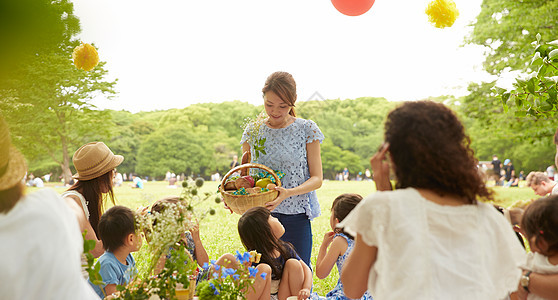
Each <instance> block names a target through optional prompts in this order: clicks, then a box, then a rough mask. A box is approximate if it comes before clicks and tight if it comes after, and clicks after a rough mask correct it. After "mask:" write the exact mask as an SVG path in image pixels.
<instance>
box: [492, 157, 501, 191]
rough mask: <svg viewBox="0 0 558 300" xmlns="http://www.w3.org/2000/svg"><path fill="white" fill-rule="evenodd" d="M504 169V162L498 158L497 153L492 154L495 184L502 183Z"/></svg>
mask: <svg viewBox="0 0 558 300" xmlns="http://www.w3.org/2000/svg"><path fill="white" fill-rule="evenodd" d="M501 169H502V162H501V161H500V160H499V159H498V156H497V155H496V154H494V155H492V170H493V171H494V175H492V176H493V177H494V185H496V186H499V185H500V177H501V176H500V171H501Z"/></svg>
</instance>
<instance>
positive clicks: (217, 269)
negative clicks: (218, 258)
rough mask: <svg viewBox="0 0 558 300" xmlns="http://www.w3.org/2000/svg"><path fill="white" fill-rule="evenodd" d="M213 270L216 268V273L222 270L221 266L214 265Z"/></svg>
mask: <svg viewBox="0 0 558 300" xmlns="http://www.w3.org/2000/svg"><path fill="white" fill-rule="evenodd" d="M213 268H215V270H216V271H219V269H221V266H220V265H214V266H213Z"/></svg>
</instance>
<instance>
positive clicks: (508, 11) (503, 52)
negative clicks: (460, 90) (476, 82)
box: [466, 0, 558, 75]
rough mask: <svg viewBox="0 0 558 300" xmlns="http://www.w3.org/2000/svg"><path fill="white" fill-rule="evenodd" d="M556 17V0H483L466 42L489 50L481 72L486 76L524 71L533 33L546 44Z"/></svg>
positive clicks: (552, 30) (557, 9)
mask: <svg viewBox="0 0 558 300" xmlns="http://www.w3.org/2000/svg"><path fill="white" fill-rule="evenodd" d="M557 17H558V1H557V0H550V1H548V0H530V1H514V0H484V1H483V3H482V8H481V12H480V13H479V15H478V16H477V20H476V22H475V23H474V24H473V32H472V34H471V36H470V37H469V38H468V39H467V40H466V42H467V43H474V44H477V45H482V46H485V47H487V48H488V49H489V51H487V54H488V55H487V57H486V60H485V62H484V69H485V70H486V71H487V72H489V73H490V74H494V75H499V74H500V73H501V72H502V71H503V70H504V69H506V68H508V69H510V70H521V71H524V70H526V68H527V65H526V64H525V62H526V61H528V57H529V56H530V55H531V53H532V48H531V46H530V43H531V42H532V41H533V40H535V36H536V35H537V33H540V34H541V36H542V37H543V39H547V40H548V39H553V38H555V37H556V36H557V32H558V27H557V26H556V19H557Z"/></svg>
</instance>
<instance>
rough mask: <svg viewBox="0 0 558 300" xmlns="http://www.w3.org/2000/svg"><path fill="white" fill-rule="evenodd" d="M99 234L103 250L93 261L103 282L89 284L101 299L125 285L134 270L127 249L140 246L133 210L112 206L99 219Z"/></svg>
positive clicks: (132, 260)
mask: <svg viewBox="0 0 558 300" xmlns="http://www.w3.org/2000/svg"><path fill="white" fill-rule="evenodd" d="M99 236H100V238H101V241H102V242H103V248H104V249H105V253H104V254H103V255H101V257H99V260H98V261H97V263H99V264H100V265H101V270H100V275H101V277H102V278H103V285H102V286H97V285H94V284H93V283H92V282H91V281H89V284H91V286H92V287H93V289H94V290H95V292H97V295H99V297H100V298H101V299H102V298H104V297H105V296H107V295H111V294H113V293H114V292H116V286H117V285H126V284H128V283H129V282H130V280H132V279H133V277H134V276H135V275H136V273H137V269H136V262H135V260H134V257H133V256H132V254H131V252H135V251H138V250H139V248H140V247H141V237H140V236H138V235H137V234H136V221H135V218H134V213H133V212H132V210H130V209H129V208H127V207H124V206H118V205H117V206H113V207H111V208H110V209H109V210H107V211H106V212H105V213H104V214H103V215H102V216H101V219H100V220H99Z"/></svg>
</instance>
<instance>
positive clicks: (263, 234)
mask: <svg viewBox="0 0 558 300" xmlns="http://www.w3.org/2000/svg"><path fill="white" fill-rule="evenodd" d="M270 215H271V213H270V212H269V210H268V209H266V208H264V207H253V208H250V209H249V210H247V211H246V212H245V213H244V214H243V215H242V216H241V217H240V219H239V220H238V234H239V235H240V240H241V241H242V244H243V245H244V247H245V248H246V250H248V251H252V250H256V251H258V253H261V254H262V257H261V260H260V262H261V263H266V264H268V265H269V266H270V267H271V274H272V278H273V279H281V276H282V274H283V265H281V264H279V262H278V261H277V259H276V258H274V257H273V256H272V254H273V253H274V252H275V250H277V251H279V253H280V256H281V257H282V258H283V259H284V260H285V261H287V260H288V259H290V258H293V257H292V256H291V255H290V253H291V252H295V251H294V249H293V248H292V245H291V244H290V243H287V242H284V241H282V240H280V239H278V238H277V237H275V235H274V234H273V231H272V230H271V226H269V216H270ZM289 249H290V251H289Z"/></svg>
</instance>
